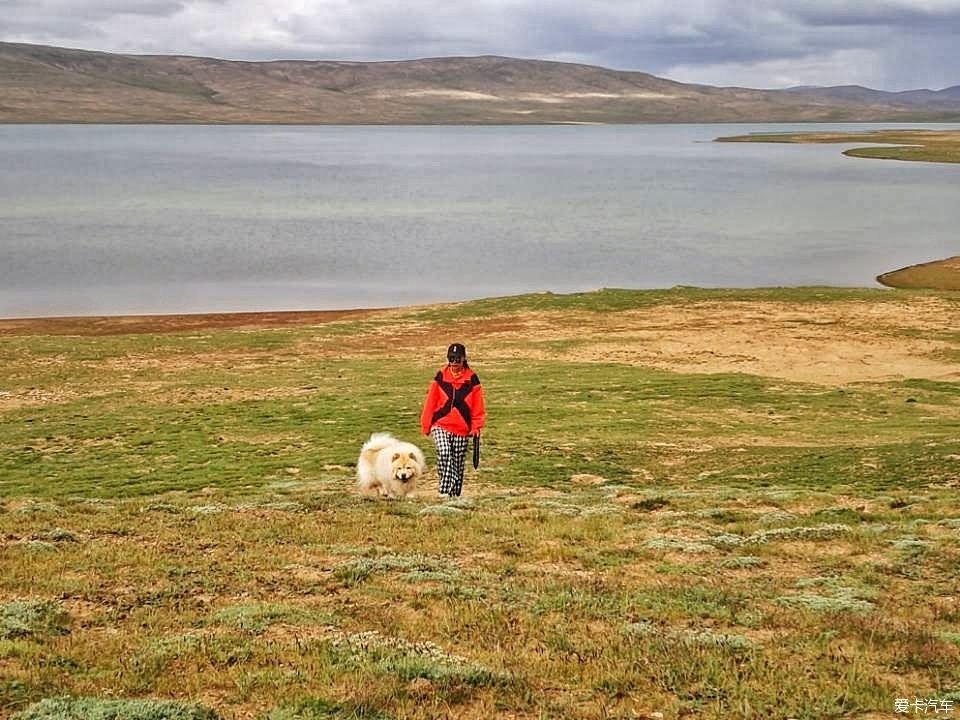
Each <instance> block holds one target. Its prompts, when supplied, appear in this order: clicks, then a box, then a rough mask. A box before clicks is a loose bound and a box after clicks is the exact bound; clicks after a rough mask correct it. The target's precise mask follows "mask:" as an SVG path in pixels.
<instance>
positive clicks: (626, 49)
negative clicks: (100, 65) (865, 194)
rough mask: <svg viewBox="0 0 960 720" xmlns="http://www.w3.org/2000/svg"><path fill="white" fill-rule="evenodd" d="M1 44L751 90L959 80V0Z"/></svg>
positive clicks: (121, 29)
mask: <svg viewBox="0 0 960 720" xmlns="http://www.w3.org/2000/svg"><path fill="white" fill-rule="evenodd" d="M0 39H3V40H12V41H20V42H43V43H46V44H62V45H68V46H71V47H89V48H90V49H97V50H107V51H113V52H145V53H177V54H181V53H188V54H194V55H210V56H214V57H226V58H235V59H247V60H265V59H278V58H290V59H303V58H316V59H321V58H322V59H349V60H386V59H404V58H413V57H431V56H438V55H477V54H496V55H511V56H516V57H530V58H545V59H556V60H565V61H575V62H584V63H591V64H596V65H603V66H606V67H614V68H619V69H629V70H642V71H644V72H650V73H653V74H656V75H663V76H666V77H672V78H675V79H679V80H683V81H686V82H703V83H707V84H722V85H742V86H751V87H782V86H784V85H788V84H821V85H830V84H848V83H859V84H866V85H870V86H871V87H877V88H882V89H906V88H914V87H932V88H939V87H945V86H947V85H954V84H958V83H960V71H956V74H954V71H953V70H952V68H957V67H960V0H755V1H754V2H752V3H743V2H740V1H739V0H646V1H645V2H637V1H636V0H594V1H593V2H590V3H584V2H582V1H581V0H577V1H576V2H575V1H574V0H554V1H553V2H551V3H548V4H546V3H541V2H537V1H536V0H474V2H471V3H463V4H461V3H450V2H449V0H446V1H444V0H407V1H406V2H403V3H400V2H384V0H273V1H272V2H271V3H264V2H262V1H261V0H0Z"/></svg>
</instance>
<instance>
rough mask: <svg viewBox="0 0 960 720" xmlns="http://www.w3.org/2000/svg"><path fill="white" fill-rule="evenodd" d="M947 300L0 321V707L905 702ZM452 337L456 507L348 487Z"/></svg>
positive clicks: (524, 302) (627, 711) (408, 414)
mask: <svg viewBox="0 0 960 720" xmlns="http://www.w3.org/2000/svg"><path fill="white" fill-rule="evenodd" d="M958 320H960V298H958V297H957V296H956V295H951V294H950V293H938V292H922V291H900V290H890V291H882V290H836V289H835V290H830V289H823V288H807V289H782V290H777V289H772V290H755V291H705V290H696V289H689V288H688V289H682V288H681V289H675V290H671V291H649V292H644V291H615V290H608V291H598V292H595V293H586V294H581V295H571V296H560V295H550V294H545V295H532V296H523V297H517V298H503V299H493V300H485V301H478V302H472V303H464V304H457V305H448V306H438V307H431V308H409V309H402V310H390V311H376V312H369V313H358V314H354V315H350V316H347V317H343V318H341V319H338V320H333V321H330V322H323V323H319V322H318V323H311V324H303V325H300V324H275V325H272V324H261V325H259V326H258V325H257V324H256V322H255V320H254V319H248V320H245V321H244V322H243V323H239V325H238V326H237V327H223V326H217V327H208V328H204V327H202V326H196V324H195V323H194V324H192V325H189V326H187V325H185V326H184V327H189V329H186V330H180V331H177V323H176V322H175V321H171V320H170V319H169V318H168V319H167V320H165V321H163V322H159V321H158V322H157V325H156V328H157V330H158V331H157V332H150V331H149V323H147V324H146V325H147V329H146V331H142V332H138V333H135V334H109V332H106V331H108V330H109V327H108V325H109V323H107V324H106V326H107V327H106V328H105V324H104V323H103V322H99V323H93V322H85V321H76V322H73V323H71V322H64V321H61V322H59V323H43V322H41V321H37V322H34V323H25V324H11V323H7V324H6V325H5V324H4V323H3V322H2V321H0V361H2V362H0V418H2V423H0V717H5V718H7V717H9V718H17V719H18V720H26V719H27V718H29V719H31V720H52V719H54V718H56V719H57V720H68V719H72V718H78V719H79V718H84V719H87V718H90V719H93V720H96V719H98V718H103V719H104V720H106V719H107V718H110V719H116V718H123V719H124V720H179V719H188V720H189V719H192V718H197V719H199V718H205V719H208V720H209V719H211V718H222V719H224V720H226V719H233V718H237V719H240V718H244V719H246V718H251V719H252V718H255V719H257V720H317V719H320V718H336V719H343V718H397V719H400V718H445V717H450V718H462V719H464V720H480V719H482V718H494V717H496V718H531V719H533V718H584V719H586V718H589V719H596V720H600V719H601V718H604V719H606V718H681V717H689V718H744V719H746V718H782V719H786V718H810V719H813V718H818V719H819V718H885V717H901V716H902V714H900V713H895V709H896V708H897V704H896V703H897V702H898V700H900V701H909V703H910V708H911V709H910V712H911V713H913V712H916V711H917V708H918V707H920V706H919V703H920V702H921V701H922V702H923V703H927V702H928V701H929V702H930V703H934V704H935V705H924V706H923V707H924V708H925V711H926V713H927V714H933V708H934V706H936V708H937V709H938V711H939V713H938V716H940V717H943V716H945V715H947V713H946V710H947V709H952V706H953V705H956V706H960V600H958V598H960V574H958V572H957V571H958V566H960V510H958V507H960V373H958V372H957V363H958V361H960V331H958V330H957V327H958V326H960V324H958V322H957V321H958ZM94 327H95V328H96V331H97V333H98V334H95V335H90V334H85V332H86V331H87V330H88V329H90V328H94ZM116 327H117V329H118V330H121V331H122V330H123V329H124V327H129V325H127V326H125V325H124V324H123V323H119V322H118V323H117V326H116ZM140 329H141V330H144V328H143V327H140ZM160 329H162V330H163V331H162V332H160V331H159V330H160ZM453 340H458V341H462V342H464V343H465V344H466V345H467V347H468V350H469V351H470V354H471V359H472V363H471V364H472V366H473V367H474V369H475V370H476V371H477V372H478V374H479V375H480V377H481V379H482V381H483V383H484V386H485V388H486V395H487V402H488V411H489V416H490V420H489V428H488V431H487V432H486V435H485V443H484V456H483V459H482V464H481V466H480V469H479V470H478V471H473V470H472V469H471V470H469V471H468V476H467V480H466V483H465V495H464V497H463V498H460V499H458V500H455V501H446V502H443V501H440V500H439V499H437V498H436V497H435V491H434V485H433V483H434V482H435V480H434V479H433V478H432V477H430V478H428V479H427V481H426V482H425V483H424V485H423V491H422V492H421V493H419V494H418V496H417V497H415V498H414V499H412V500H407V501H402V502H399V501H374V500H364V499H361V498H360V497H359V496H358V495H357V494H356V493H355V492H354V490H353V473H354V463H355V461H356V455H357V452H358V450H359V447H360V445H361V444H362V443H363V441H364V440H365V439H366V437H367V436H368V435H369V434H370V432H372V431H381V430H386V431H391V432H393V433H394V434H396V435H397V436H399V437H402V438H404V439H409V440H413V441H417V418H418V415H419V408H420V403H421V401H422V399H423V395H424V392H425V390H426V384H427V381H428V380H429V378H430V377H431V376H432V374H433V372H434V371H435V369H436V367H437V366H438V364H439V362H440V359H441V357H442V354H443V352H444V349H445V348H446V345H447V343H449V342H451V341H453ZM419 442H420V444H421V445H422V447H424V449H425V450H426V451H427V454H428V458H432V448H431V447H430V446H429V444H428V443H427V442H426V441H425V440H424V439H423V438H421V439H420V440H419ZM952 713H953V714H954V715H956V714H960V710H957V709H952ZM947 716H949V715H947Z"/></svg>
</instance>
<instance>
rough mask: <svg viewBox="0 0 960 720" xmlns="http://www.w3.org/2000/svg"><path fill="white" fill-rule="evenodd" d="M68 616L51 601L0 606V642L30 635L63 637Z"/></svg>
mask: <svg viewBox="0 0 960 720" xmlns="http://www.w3.org/2000/svg"><path fill="white" fill-rule="evenodd" d="M69 622H70V616H69V615H68V614H67V613H66V611H65V610H64V609H63V608H62V607H61V606H60V605H59V604H58V603H56V602H53V601H52V600H15V601H14V602H10V603H7V604H6V605H0V640H9V639H12V638H18V637H28V636H31V635H41V634H51V635H64V634H66V633H67V632H69V631H68V629H67V625H68V624H69Z"/></svg>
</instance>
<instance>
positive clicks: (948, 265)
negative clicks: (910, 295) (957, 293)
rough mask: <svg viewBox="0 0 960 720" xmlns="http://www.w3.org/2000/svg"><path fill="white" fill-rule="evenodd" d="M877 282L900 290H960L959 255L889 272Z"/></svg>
mask: <svg viewBox="0 0 960 720" xmlns="http://www.w3.org/2000/svg"><path fill="white" fill-rule="evenodd" d="M877 282H878V283H880V284H881V285H885V286H886V287H891V288H898V289H900V290H960V255H955V256H954V257H949V258H944V259H943V260H932V261H930V262H925V263H918V264H916V265H908V266H907V267H904V268H900V269H899V270H891V271H890V272H886V273H883V274H882V275H877Z"/></svg>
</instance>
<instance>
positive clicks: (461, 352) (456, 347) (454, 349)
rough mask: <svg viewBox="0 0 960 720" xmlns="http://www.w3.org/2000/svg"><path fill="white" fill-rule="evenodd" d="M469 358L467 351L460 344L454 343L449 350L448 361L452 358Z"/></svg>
mask: <svg viewBox="0 0 960 720" xmlns="http://www.w3.org/2000/svg"><path fill="white" fill-rule="evenodd" d="M466 356H467V349H466V348H465V347H464V346H463V345H461V344H460V343H454V344H453V345H451V346H450V347H448V348H447V359H448V360H449V359H450V358H452V357H456V358H465V357H466Z"/></svg>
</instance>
